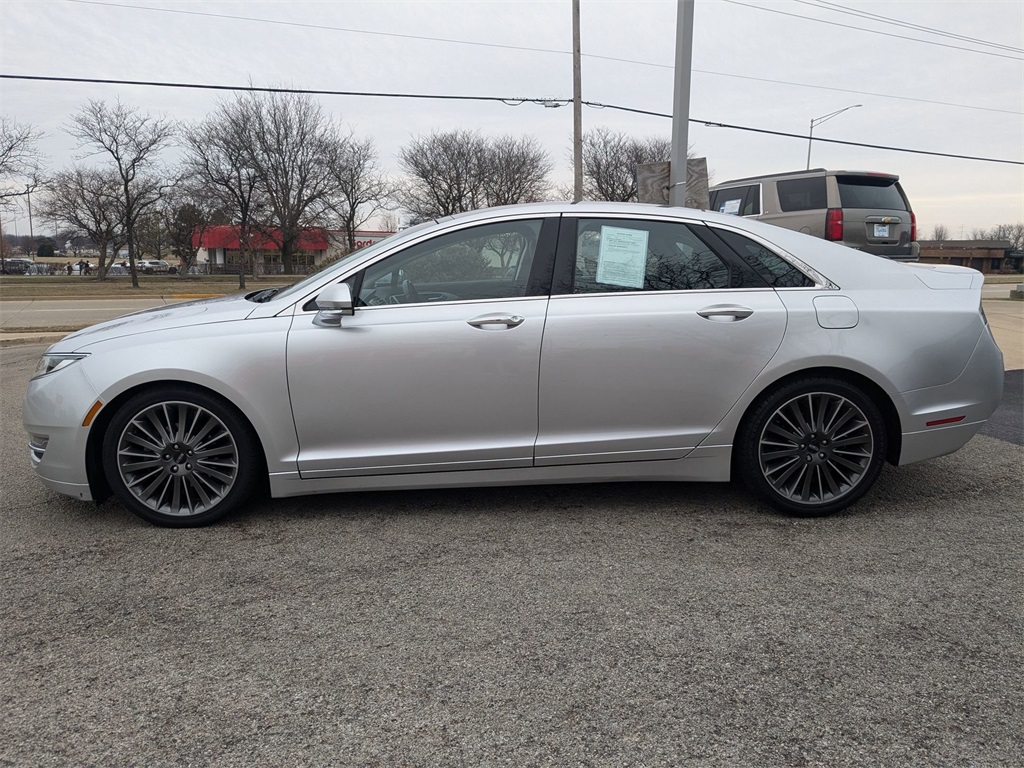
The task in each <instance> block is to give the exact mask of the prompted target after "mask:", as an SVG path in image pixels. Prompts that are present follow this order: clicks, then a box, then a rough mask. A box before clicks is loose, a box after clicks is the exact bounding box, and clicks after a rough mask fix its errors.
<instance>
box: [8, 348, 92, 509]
mask: <svg viewBox="0 0 1024 768" xmlns="http://www.w3.org/2000/svg"><path fill="white" fill-rule="evenodd" d="M97 395H98V393H97V391H96V388H95V387H93V385H92V383H91V382H90V381H89V378H88V377H87V376H86V375H85V370H84V367H83V365H82V364H81V363H76V364H75V365H71V366H69V367H67V368H65V369H63V370H60V371H56V372H54V373H51V374H48V375H46V376H42V377H40V378H38V379H33V380H32V381H30V382H29V385H28V390H27V391H26V393H25V400H24V402H23V404H22V420H23V422H24V424H25V430H26V431H27V432H28V434H29V445H30V448H29V457H30V460H31V462H32V469H33V470H35V472H36V474H37V475H38V476H39V479H40V480H42V482H43V485H45V486H46V487H47V488H50V489H51V490H54V491H57V492H58V493H63V494H66V495H68V496H74V497H75V498H77V499H82V500H85V501H91V500H92V492H91V491H90V489H89V477H88V472H87V470H86V461H85V458H86V444H87V441H88V438H89V428H88V427H84V426H82V421H83V420H84V419H85V417H86V414H88V412H89V409H90V408H91V407H92V406H93V404H94V403H95V402H96V400H97ZM44 440H45V448H42V444H43V441H44Z"/></svg>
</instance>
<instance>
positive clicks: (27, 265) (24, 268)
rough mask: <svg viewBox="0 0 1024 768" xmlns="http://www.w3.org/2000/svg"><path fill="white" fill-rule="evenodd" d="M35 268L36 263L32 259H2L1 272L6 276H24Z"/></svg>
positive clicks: (0, 261) (0, 263)
mask: <svg viewBox="0 0 1024 768" xmlns="http://www.w3.org/2000/svg"><path fill="white" fill-rule="evenodd" d="M34 266H35V262H34V261H32V259H22V258H13V259H2V260H0V272H3V274H5V275H24V274H25V273H26V272H28V271H29V269H31V268H32V267H34Z"/></svg>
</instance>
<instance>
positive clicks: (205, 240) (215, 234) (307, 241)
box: [192, 224, 330, 251]
mask: <svg viewBox="0 0 1024 768" xmlns="http://www.w3.org/2000/svg"><path fill="white" fill-rule="evenodd" d="M240 229H241V228H240V227H236V226H233V225H230V224H225V225H221V226H215V227H201V228H199V229H197V230H196V231H195V232H194V233H192V246H193V247H194V248H206V249H207V250H212V249H214V248H223V249H224V250H228V251H238V250H241V248H242V244H241V238H240V235H239V232H240ZM280 242H281V230H279V229H271V230H268V231H266V232H264V231H262V230H258V231H254V232H253V233H252V235H251V237H250V238H249V245H250V247H251V248H255V249H256V250H258V251H279V250H281V246H280V245H279V243H280ZM295 247H296V249H297V250H300V251H326V250H327V249H328V248H329V247H330V243H329V242H328V239H327V232H326V231H324V230H322V229H309V230H306V231H304V232H302V233H301V234H299V241H298V243H297V244H296V246H295Z"/></svg>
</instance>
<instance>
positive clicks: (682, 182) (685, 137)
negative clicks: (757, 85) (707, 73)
mask: <svg viewBox="0 0 1024 768" xmlns="http://www.w3.org/2000/svg"><path fill="white" fill-rule="evenodd" d="M692 62H693V0H678V8H677V10H676V76H675V90H674V92H673V100H672V158H671V166H670V168H669V190H668V204H669V205H671V206H678V207H683V206H685V205H686V149H687V146H688V145H689V138H690V136H689V130H688V129H689V125H690V69H691V66H692Z"/></svg>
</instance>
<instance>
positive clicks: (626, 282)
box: [597, 227, 648, 288]
mask: <svg viewBox="0 0 1024 768" xmlns="http://www.w3.org/2000/svg"><path fill="white" fill-rule="evenodd" d="M647 237H648V232H647V230H646V229H625V228H624V227H601V248H600V250H599V252H598V254H597V282H599V283H604V284H606V285H621V286H622V287H624V288H643V287H644V270H645V269H646V267H647Z"/></svg>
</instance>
